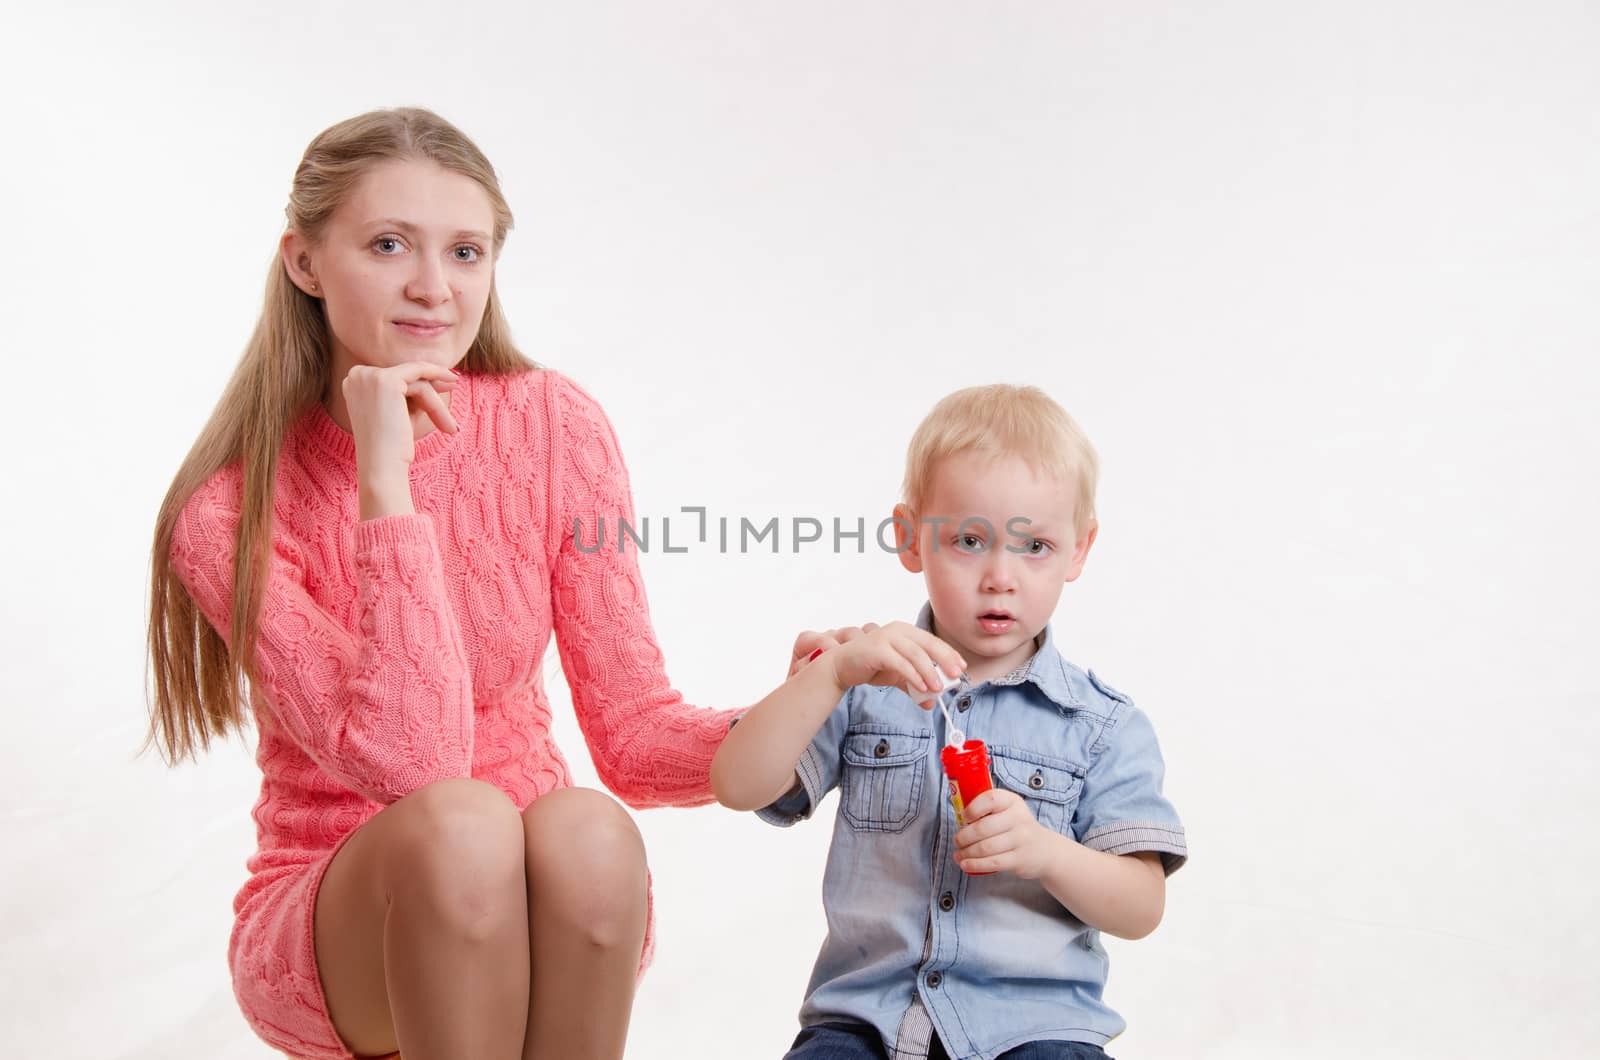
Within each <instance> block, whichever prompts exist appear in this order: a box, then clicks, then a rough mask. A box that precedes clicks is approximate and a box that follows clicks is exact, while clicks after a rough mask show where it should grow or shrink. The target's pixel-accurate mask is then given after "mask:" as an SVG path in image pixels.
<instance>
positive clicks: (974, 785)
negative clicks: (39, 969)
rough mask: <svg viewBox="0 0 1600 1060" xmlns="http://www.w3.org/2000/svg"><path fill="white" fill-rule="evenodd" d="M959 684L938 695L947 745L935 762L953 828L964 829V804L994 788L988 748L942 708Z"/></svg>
mask: <svg viewBox="0 0 1600 1060" xmlns="http://www.w3.org/2000/svg"><path fill="white" fill-rule="evenodd" d="M960 683H961V679H960V678H956V679H955V680H953V681H951V682H950V683H949V685H947V686H946V687H945V689H944V691H943V692H941V693H940V694H939V709H940V710H942V711H943V712H944V720H945V731H946V734H947V735H948V737H949V740H950V742H949V743H947V744H946V745H945V746H944V749H943V750H941V751H940V752H939V761H940V762H942V763H943V764H944V775H945V778H946V779H947V780H948V781H949V784H950V805H951V806H953V807H955V811H956V825H957V827H961V828H964V827H966V824H967V813H966V809H967V804H968V803H970V802H971V801H972V800H973V799H975V798H977V797H978V796H979V795H982V794H983V793H984V792H986V791H988V790H989V789H990V788H992V787H994V779H993V778H992V777H991V776H990V775H989V748H988V747H986V746H985V745H984V742H983V741H982V740H969V739H967V736H966V733H964V732H962V731H961V730H960V729H959V728H957V727H956V723H955V719H954V718H953V717H951V716H950V708H949V706H947V705H946V704H945V695H946V694H948V693H949V692H950V691H951V689H953V688H954V687H955V686H957V685H959V684H960ZM968 875H970V876H992V875H994V874H993V873H992V872H972V873H968Z"/></svg>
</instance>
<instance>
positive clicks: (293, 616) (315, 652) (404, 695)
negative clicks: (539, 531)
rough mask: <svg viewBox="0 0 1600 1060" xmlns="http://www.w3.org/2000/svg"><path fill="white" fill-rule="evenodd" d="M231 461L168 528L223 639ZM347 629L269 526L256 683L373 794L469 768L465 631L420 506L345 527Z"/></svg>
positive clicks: (307, 740) (177, 568)
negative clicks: (349, 565)
mask: <svg viewBox="0 0 1600 1060" xmlns="http://www.w3.org/2000/svg"><path fill="white" fill-rule="evenodd" d="M238 482H239V477H238V475H237V473H236V471H234V469H229V473H223V474H219V475H217V476H214V477H213V478H212V479H211V480H210V481H208V482H207V483H206V484H205V485H203V486H202V487H201V488H200V489H198V490H196V491H195V494H194V495H193V497H191V498H190V500H189V502H188V503H187V504H186V505H185V506H184V508H183V511H182V513H181V514H180V515H179V517H178V520H177V523H176V525H175V527H174V530H173V535H172V551H171V555H172V565H173V571H174V573H175V574H176V575H177V577H178V579H179V580H180V581H181V582H182V583H183V585H184V587H185V588H186V589H188V591H189V595H190V596H191V597H193V598H194V601H195V603H196V604H197V605H198V606H199V608H200V610H201V612H202V613H203V614H204V615H205V616H206V619H207V621H209V622H210V623H211V625H212V627H213V628H215V629H216V630H217V631H218V632H219V633H220V634H221V635H222V638H223V640H224V641H227V640H228V639H229V637H230V627H231V622H232V606H233V605H232V601H233V582H234V553H235V549H236V545H237V538H236V530H237V527H238V523H239V500H238V496H239V486H238ZM353 535H354V540H353V545H354V549H353V553H352V554H353V559H354V567H355V581H356V584H355V600H356V607H355V629H354V630H350V629H347V628H346V627H345V625H344V624H343V623H341V622H340V621H338V620H337V619H336V618H335V617H334V616H333V615H332V614H330V613H329V612H328V611H327V610H325V609H324V608H323V607H322V606H321V605H319V604H318V603H317V601H315V600H314V599H312V597H311V595H310V594H309V593H308V592H307V591H306V578H305V570H304V567H303V565H302V564H301V563H300V562H299V551H298V549H297V548H296V547H295V546H294V544H293V542H292V541H285V540H283V539H281V537H280V536H279V535H276V534H275V535H273V544H272V550H271V566H270V572H269V574H268V579H267V584H266V589H265V593H264V599H263V601H262V609H261V615H260V626H259V632H258V634H257V638H256V639H257V643H256V659H255V661H256V668H257V671H258V681H257V683H256V685H255V687H254V688H253V689H252V691H253V692H254V694H255V698H256V705H257V709H260V708H261V707H262V706H263V703H262V700H263V699H264V700H265V704H264V706H265V707H266V709H268V710H270V711H271V712H272V715H273V717H274V718H275V719H276V720H277V721H278V723H279V724H280V725H281V726H282V727H283V729H284V730H285V732H286V733H287V734H288V736H289V737H290V739H292V740H293V741H294V742H295V743H296V744H298V745H299V746H300V747H301V748H302V749H303V750H304V751H305V752H306V754H307V755H309V756H310V757H311V759H312V760H313V761H314V762H316V764H317V765H318V766H319V767H320V768H321V769H322V770H323V772H325V773H326V774H328V775H329V776H330V777H332V778H334V779H335V780H336V781H338V782H339V783H341V784H343V785H345V786H346V787H348V788H350V789H351V790H353V791H355V792H357V793H359V794H360V795H362V796H364V797H366V798H368V799H372V800H373V801H375V802H380V803H391V802H394V801H395V800H397V799H399V798H402V797H403V796H405V795H409V794H410V793H411V792H413V791H415V790H417V789H418V788H420V787H422V786H423V785H425V784H429V783H431V782H433V781H435V780H441V779H444V778H447V777H466V776H470V775H471V769H472V737H473V731H472V728H473V718H472V694H471V683H470V675H469V671H468V669H467V664H466V657H465V654H464V652H463V648H462V641H461V635H460V632H459V630H458V629H457V626H456V621H455V618H454V616H453V614H452V612H451V609H450V605H449V601H448V600H447V598H446V596H445V591H444V576H443V571H442V569H441V562H440V557H439V549H438V543H437V541H436V540H435V532H434V528H433V522H432V520H431V519H430V518H428V517H427V516H426V515H421V514H412V515H392V516H385V517H382V518H377V519H369V520H366V521H364V522H361V523H358V524H356V526H355V527H354V529H353Z"/></svg>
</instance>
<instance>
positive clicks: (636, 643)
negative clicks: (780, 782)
mask: <svg viewBox="0 0 1600 1060" xmlns="http://www.w3.org/2000/svg"><path fill="white" fill-rule="evenodd" d="M544 374H545V376H546V387H547V391H546V395H547V397H546V400H547V402H548V408H549V412H550V424H551V430H552V435H551V462H552V467H551V475H550V483H551V495H552V502H551V507H552V517H553V522H554V527H555V533H556V534H557V536H558V540H559V547H558V548H557V551H556V558H555V562H554V564H553V569H552V574H551V592H552V595H553V601H552V612H553V621H554V628H555V635H556V642H557V644H558V645H559V647H560V651H561V666H562V669H563V671H564V672H565V673H566V675H567V683H568V685H569V686H570V687H571V689H572V702H573V706H574V708H575V709H576V711H577V715H578V725H579V727H580V728H581V729H582V730H583V735H584V739H585V740H586V741H587V742H588V745H589V754H590V756H591V757H592V758H593V759H594V764H595V769H596V771H597V772H598V773H599V774H600V779H601V780H602V781H603V782H604V783H605V785H606V787H608V788H610V789H611V790H612V791H613V792H615V793H616V794H617V796H618V797H619V798H621V799H622V800H623V801H624V802H626V803H627V804H628V805H630V806H633V807H636V808H641V809H642V808H645V807H650V806H699V805H703V804H705V803H708V802H711V801H712V800H713V796H712V793H711V759H712V758H713V757H714V756H715V754H716V752H717V748H718V747H719V746H721V744H722V741H723V739H724V738H725V737H726V736H727V735H728V726H729V725H730V724H731V723H732V721H733V719H734V717H736V716H737V715H738V713H739V711H737V710H727V711H713V710H708V709H705V708H701V707H694V706H690V705H689V704H687V703H685V702H684V701H683V697H682V696H681V695H679V694H678V693H677V692H676V691H674V690H673V687H672V683H671V682H670V681H668V680H667V674H666V667H665V662H664V661H663V659H662V657H661V649H660V647H659V645H657V643H656V636H655V631H654V629H653V628H652V626H651V623H650V607H649V603H648V601H647V600H646V598H645V590H644V579H643V577H642V576H641V574H640V571H639V560H638V554H637V551H636V548H635V546H634V544H633V543H632V542H631V541H629V542H628V544H627V547H626V548H624V549H619V548H618V542H619V533H618V520H619V519H621V520H624V521H626V522H627V523H628V524H629V525H630V526H635V525H636V524H635V522H634V512H633V494H632V491H631V489H630V488H629V484H628V471H627V468H626V467H625V466H624V464H623V461H622V451H621V448H620V446H619V445H618V444H617V436H616V432H615V431H613V430H612V427H611V423H610V421H609V420H608V419H607V418H606V415H605V413H604V412H603V411H601V408H600V406H599V404H598V403H596V402H595V400H594V399H593V398H592V397H590V396H589V395H588V394H587V393H585V392H584V391H583V390H582V389H580V388H579V387H578V386H577V385H576V384H575V383H573V382H572V381H571V380H569V379H567V378H566V377H565V376H562V375H560V374H559V373H556V372H552V371H548V370H547V371H546V372H545V373H544ZM575 523H576V525H577V528H578V529H577V534H578V535H581V536H575V531H574V524H575ZM601 526H603V527H604V531H603V532H604V534H605V542H604V544H603V546H601V547H598V548H597V547H595V544H596V535H597V534H598V533H600V532H602V531H601V530H600V527H601ZM580 542H581V546H582V547H580Z"/></svg>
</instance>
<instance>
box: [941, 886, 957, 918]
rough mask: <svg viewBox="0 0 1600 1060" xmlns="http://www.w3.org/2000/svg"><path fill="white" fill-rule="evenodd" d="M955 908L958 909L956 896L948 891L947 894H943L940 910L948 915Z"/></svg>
mask: <svg viewBox="0 0 1600 1060" xmlns="http://www.w3.org/2000/svg"><path fill="white" fill-rule="evenodd" d="M955 907H956V896H955V895H953V894H951V893H950V892H949V891H946V892H944V893H943V894H941V895H940V896H939V908H940V909H943V910H944V911H945V912H946V913H948V912H949V911H950V910H952V909H954V908H955Z"/></svg>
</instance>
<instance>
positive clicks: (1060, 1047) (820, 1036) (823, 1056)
mask: <svg viewBox="0 0 1600 1060" xmlns="http://www.w3.org/2000/svg"><path fill="white" fill-rule="evenodd" d="M783 1060H892V1058H891V1057H889V1055H888V1054H887V1053H885V1052H884V1050H883V1043H882V1042H881V1041H879V1039H878V1032H877V1031H875V1030H873V1029H872V1028H871V1027H869V1026H867V1025H866V1024H859V1023H818V1024H814V1025H812V1026H810V1027H807V1028H805V1029H804V1030H802V1031H801V1032H800V1034H799V1036H798V1037H797V1038H795V1040H794V1045H793V1046H792V1047H790V1049H789V1051H788V1052H787V1053H786V1054H784V1058H783ZM928 1060H950V1054H948V1053H946V1052H945V1051H944V1046H942V1045H940V1044H939V1039H938V1038H935V1039H934V1040H933V1052H932V1053H931V1054H929V1056H928ZM1000 1060H1112V1058H1111V1057H1109V1056H1107V1055H1106V1052H1105V1050H1104V1049H1102V1048H1100V1047H1099V1046H1098V1045H1090V1044H1088V1043H1087V1042H1028V1043H1027V1044H1026V1045H1019V1046H1017V1047H1016V1048H1015V1049H1008V1050H1006V1051H1005V1052H1003V1053H1001V1054H1000Z"/></svg>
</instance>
